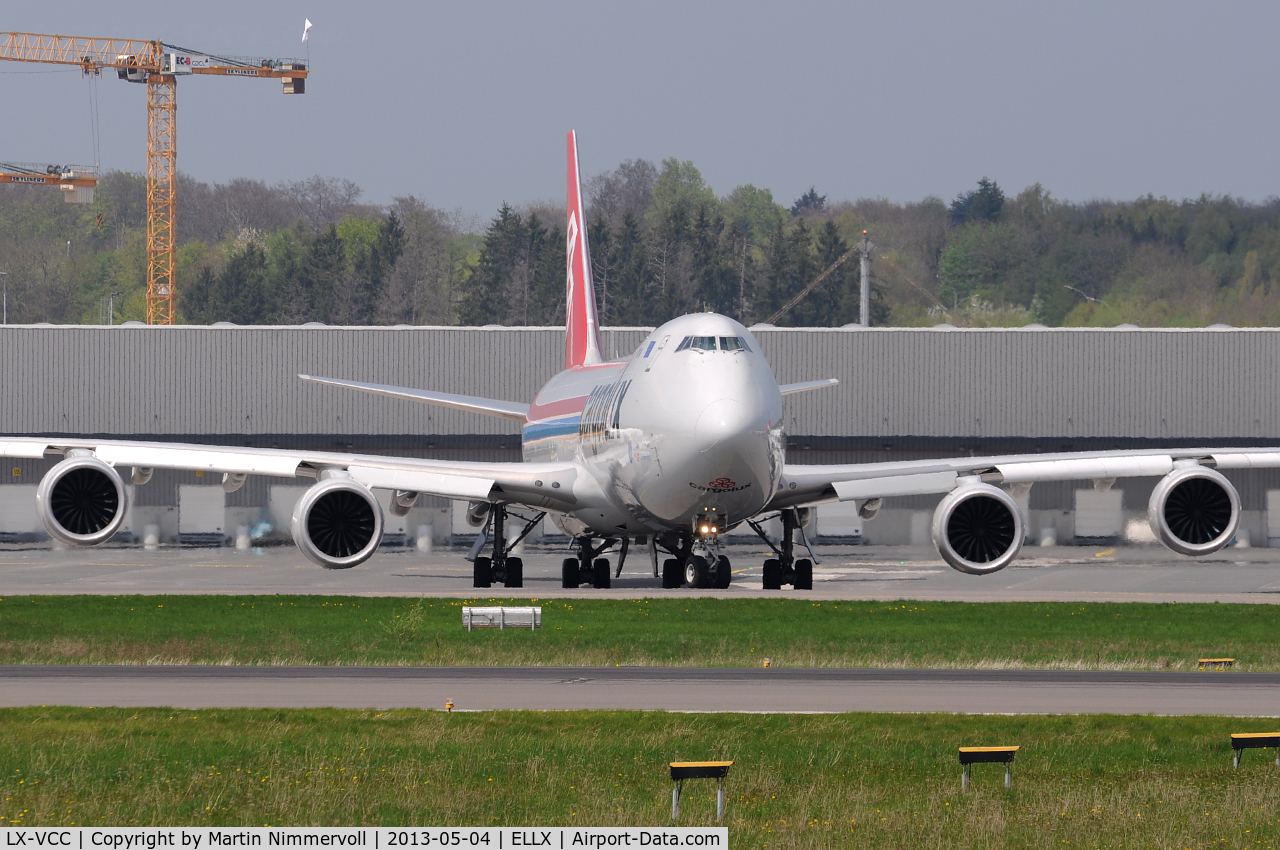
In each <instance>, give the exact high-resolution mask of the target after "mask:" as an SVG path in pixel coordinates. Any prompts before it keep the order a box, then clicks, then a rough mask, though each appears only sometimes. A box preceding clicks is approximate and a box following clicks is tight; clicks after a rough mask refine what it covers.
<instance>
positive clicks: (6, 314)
mask: <svg viewBox="0 0 1280 850" xmlns="http://www.w3.org/2000/svg"><path fill="white" fill-rule="evenodd" d="M0 277H2V278H4V323H5V324H6V325H7V324H9V273H8V272H0Z"/></svg>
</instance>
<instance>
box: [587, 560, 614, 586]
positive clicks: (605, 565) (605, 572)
mask: <svg viewBox="0 0 1280 850" xmlns="http://www.w3.org/2000/svg"><path fill="white" fill-rule="evenodd" d="M611 574H612V572H611V571H610V569H609V559H608V558H596V561H595V563H594V564H592V565H591V583H592V584H593V585H594V586H595V587H596V589H598V590H608V589H609V588H610V587H612V586H613V580H612V579H611V578H610V575H611Z"/></svg>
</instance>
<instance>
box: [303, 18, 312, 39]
mask: <svg viewBox="0 0 1280 850" xmlns="http://www.w3.org/2000/svg"><path fill="white" fill-rule="evenodd" d="M302 20H303V21H305V23H304V24H303V25H302V40H303V41H306V40H307V33H309V32H311V19H310V18H303V19H302Z"/></svg>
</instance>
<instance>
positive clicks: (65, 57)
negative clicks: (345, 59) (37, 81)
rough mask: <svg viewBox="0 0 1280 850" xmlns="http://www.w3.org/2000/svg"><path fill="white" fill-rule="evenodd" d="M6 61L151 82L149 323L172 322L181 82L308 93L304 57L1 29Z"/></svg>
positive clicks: (174, 312) (2, 53)
mask: <svg viewBox="0 0 1280 850" xmlns="http://www.w3.org/2000/svg"><path fill="white" fill-rule="evenodd" d="M0 35H3V40H2V42H0V59H9V60H12V61H15V62H45V63H51V64H55V65H76V66H78V67H79V68H80V69H81V70H82V71H83V72H84V73H85V74H86V75H87V74H93V75H100V74H101V73H102V70H103V69H104V68H115V69H116V74H117V75H118V76H119V78H120V79H122V80H127V81H129V82H131V83H145V84H146V86H147V323H148V324H152V325H171V324H173V323H174V319H175V317H176V315H177V306H178V294H177V289H176V287H175V285H174V284H175V280H174V273H175V262H174V251H175V248H176V247H177V246H176V245H175V242H174V212H175V200H176V198H175V189H176V181H177V176H178V171H177V158H178V135H177V106H178V102H177V82H178V77H180V76H185V75H187V74H208V75H213V76H218V77H248V78H257V79H282V80H283V81H284V93H285V94H303V93H304V92H305V91H306V78H307V67H306V63H304V62H303V61H301V60H298V59H261V58H252V59H251V58H245V57H239V56H219V55H214V54H211V53H202V52H200V51H197V50H186V49H184V48H181V47H175V46H173V45H171V44H165V43H164V42H161V41H139V40H134V39H122V38H81V37H76V36H66V35H40V34H37V33H28V32H10V33H4V34H0Z"/></svg>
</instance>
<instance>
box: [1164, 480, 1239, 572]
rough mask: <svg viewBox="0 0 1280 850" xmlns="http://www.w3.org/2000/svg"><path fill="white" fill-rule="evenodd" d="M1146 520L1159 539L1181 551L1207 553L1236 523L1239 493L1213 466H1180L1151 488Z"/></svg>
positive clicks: (1224, 539)
mask: <svg viewBox="0 0 1280 850" xmlns="http://www.w3.org/2000/svg"><path fill="white" fill-rule="evenodd" d="M1147 517H1148V521H1149V522H1150V523H1151V530H1152V531H1154V532H1155V535H1156V537H1158V538H1159V539H1160V542H1161V543H1163V544H1164V545H1166V546H1168V547H1169V548H1170V549H1172V550H1173V551H1175V552H1179V553H1181V554H1183V555H1208V554H1211V553H1213V552H1217V551H1218V550H1219V549H1221V548H1222V547H1224V546H1226V545H1227V544H1228V543H1230V542H1231V538H1233V537H1235V536H1236V529H1237V528H1238V527H1239V526H1240V496H1239V494H1238V493H1236V488H1234V487H1232V486H1231V482H1230V481H1228V480H1227V479H1226V478H1224V477H1223V475H1222V473H1221V472H1218V471H1217V470H1216V469H1209V468H1208V467H1204V466H1199V465H1195V466H1184V467H1182V468H1180V469H1175V470H1174V471H1173V472H1170V473H1169V474H1168V475H1166V476H1165V477H1164V478H1161V479H1160V481H1159V483H1157V484H1156V487H1155V489H1154V490H1152V491H1151V502H1150V504H1149V505H1148V507H1147Z"/></svg>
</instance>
